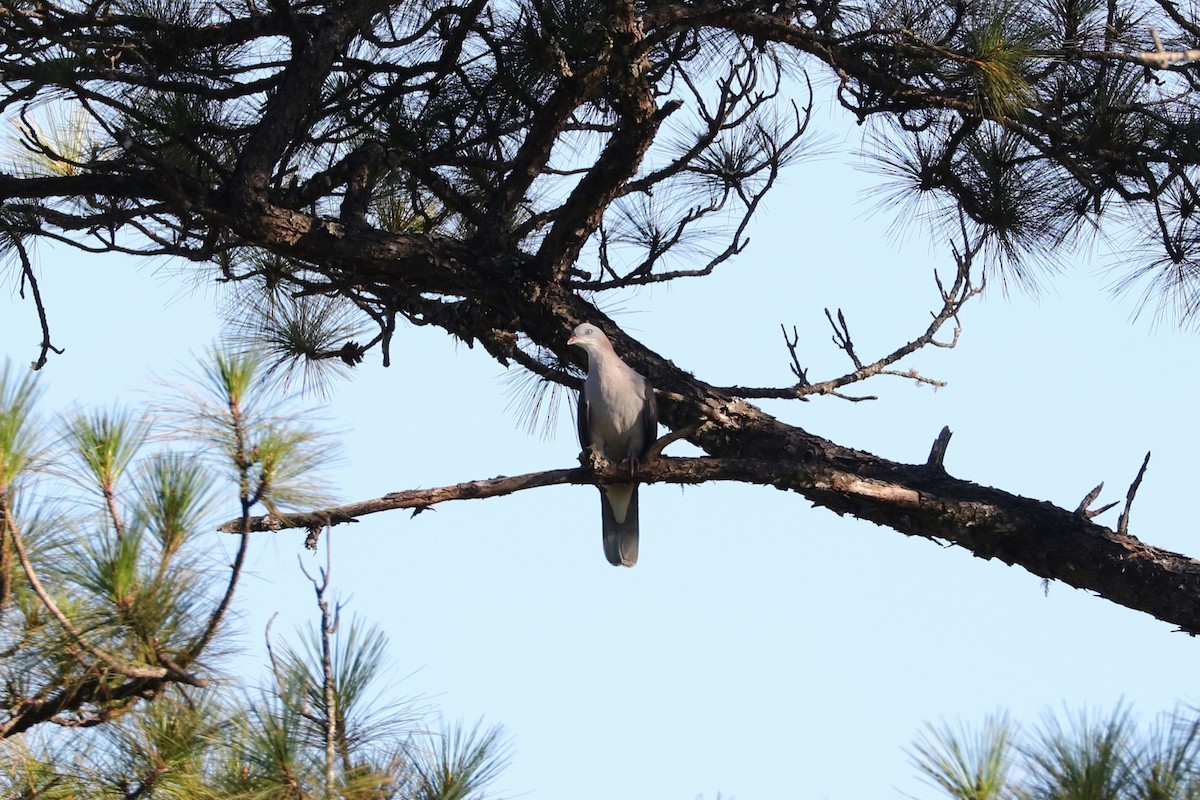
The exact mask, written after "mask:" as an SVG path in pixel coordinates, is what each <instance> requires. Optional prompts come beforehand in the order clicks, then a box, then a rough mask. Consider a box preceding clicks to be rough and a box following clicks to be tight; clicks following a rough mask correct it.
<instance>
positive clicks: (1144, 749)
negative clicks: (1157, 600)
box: [910, 706, 1200, 800]
mask: <svg viewBox="0 0 1200 800" xmlns="http://www.w3.org/2000/svg"><path fill="white" fill-rule="evenodd" d="M910 754H911V756H912V761H913V764H914V765H915V766H916V767H917V769H918V770H919V772H920V773H921V775H922V776H923V777H924V778H925V780H926V781H927V782H928V783H929V784H930V785H931V786H933V787H935V788H936V789H937V790H939V796H943V797H949V798H952V800H1196V798H1200V710H1197V709H1196V708H1193V707H1182V706H1181V707H1179V708H1177V709H1175V710H1174V711H1171V712H1169V713H1164V714H1161V715H1159V717H1158V718H1156V719H1155V720H1154V721H1153V723H1152V724H1151V725H1150V726H1149V728H1148V729H1142V728H1140V727H1139V726H1138V725H1137V724H1136V722H1135V720H1134V719H1133V716H1132V715H1131V714H1130V712H1129V710H1128V709H1126V708H1125V707H1123V706H1119V707H1117V708H1116V709H1115V710H1114V711H1113V712H1112V713H1111V714H1108V715H1097V714H1095V713H1093V712H1079V713H1076V714H1067V715H1066V716H1065V718H1064V717H1062V716H1058V715H1054V714H1047V715H1046V716H1045V717H1044V719H1043V721H1042V723H1041V724H1040V725H1039V726H1037V727H1036V728H1033V729H1032V730H1026V729H1023V728H1022V727H1021V726H1019V725H1017V724H1016V723H1014V722H1012V721H1011V720H1010V719H1009V718H1008V717H1007V716H1006V715H1003V714H1001V715H996V716H991V717H988V718H987V719H986V720H985V721H984V724H983V726H982V727H981V728H980V729H978V730H974V731H972V730H970V729H966V728H959V729H955V728H952V727H951V726H948V725H940V726H933V725H930V726H929V727H928V728H927V730H926V731H925V732H924V733H923V734H922V735H921V736H920V737H918V738H917V740H916V742H915V743H914V744H913V746H912V749H911V750H910Z"/></svg>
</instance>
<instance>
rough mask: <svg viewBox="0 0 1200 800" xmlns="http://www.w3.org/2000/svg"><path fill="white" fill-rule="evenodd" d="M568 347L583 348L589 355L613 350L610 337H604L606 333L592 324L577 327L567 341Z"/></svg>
mask: <svg viewBox="0 0 1200 800" xmlns="http://www.w3.org/2000/svg"><path fill="white" fill-rule="evenodd" d="M567 345H575V346H576V347H582V348H583V349H584V350H585V351H587V352H589V353H591V352H595V351H596V350H603V349H610V350H611V349H612V345H611V344H609V342H608V337H607V336H605V335H604V331H602V330H600V329H599V328H597V327H596V326H595V325H593V324H592V323H590V322H584V323H582V324H580V325H577V326H576V327H575V330H573V331H571V338H570V339H567Z"/></svg>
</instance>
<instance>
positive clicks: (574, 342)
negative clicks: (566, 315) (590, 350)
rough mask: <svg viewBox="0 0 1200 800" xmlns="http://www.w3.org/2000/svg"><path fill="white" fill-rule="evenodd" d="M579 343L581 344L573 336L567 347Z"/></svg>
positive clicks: (568, 340)
mask: <svg viewBox="0 0 1200 800" xmlns="http://www.w3.org/2000/svg"><path fill="white" fill-rule="evenodd" d="M578 343H579V340H578V339H576V338H575V337H574V336H572V337H571V338H570V339H567V347H570V346H571V345H573V344H578Z"/></svg>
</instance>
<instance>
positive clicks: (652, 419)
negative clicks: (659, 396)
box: [639, 378, 658, 458]
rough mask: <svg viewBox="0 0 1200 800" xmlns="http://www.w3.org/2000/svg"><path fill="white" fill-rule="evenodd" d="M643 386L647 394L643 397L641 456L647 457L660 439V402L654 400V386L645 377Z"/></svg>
mask: <svg viewBox="0 0 1200 800" xmlns="http://www.w3.org/2000/svg"><path fill="white" fill-rule="evenodd" d="M642 388H643V391H644V393H645V396H644V397H643V398H642V452H641V453H640V454H639V456H640V457H641V458H645V457H646V454H647V453H649V452H650V447H651V446H652V445H653V444H654V442H655V441H656V440H657V439H658V403H657V402H655V400H654V387H652V386H651V385H650V381H648V380H645V379H644V378H643V379H642Z"/></svg>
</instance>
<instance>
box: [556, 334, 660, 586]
mask: <svg viewBox="0 0 1200 800" xmlns="http://www.w3.org/2000/svg"><path fill="white" fill-rule="evenodd" d="M567 344H568V345H575V346H576V347H582V348H583V350H584V352H586V353H587V356H588V374H587V380H585V381H584V382H583V391H582V392H580V393H579V419H578V422H579V444H580V445H582V446H583V448H584V449H585V450H586V449H587V448H588V447H594V448H595V450H596V452H597V453H599V454H600V455H602V456H604V458H606V459H607V460H609V461H612V462H614V463H618V464H620V463H623V462H625V461H629V463H630V465H631V466H633V465H636V464H637V463H638V462H639V461H642V460H644V459H645V458H646V454H647V453H648V452H649V450H650V445H652V444H654V440H655V438H657V434H658V408H657V407H656V406H655V405H654V390H653V389H651V388H650V384H649V383H648V382H647V381H646V379H645V378H643V377H642V376H641V375H639V374H638V373H636V372H634V371H633V369H632V368H631V367H630V366H629V365H628V364H626V363H625V362H624V361H622V360H621V357H620V356H618V355H617V353H616V351H615V350H613V346H612V344H611V343H610V342H609V341H608V337H607V336H605V335H604V331H602V330H600V329H599V328H597V327H596V326H595V325H592V324H589V323H587V322H585V323H583V324H582V325H580V326H578V327H577V328H575V330H574V331H573V332H572V333H571V338H570V339H567ZM637 489H638V487H637V484H636V483H619V484H608V485H605V486H601V487H600V510H601V514H602V518H603V520H604V523H603V524H604V556H605V557H606V558H607V559H608V563H610V564H612V565H613V566H614V567H632V566H633V565H634V564H636V563H637V557H638V499H637Z"/></svg>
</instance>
